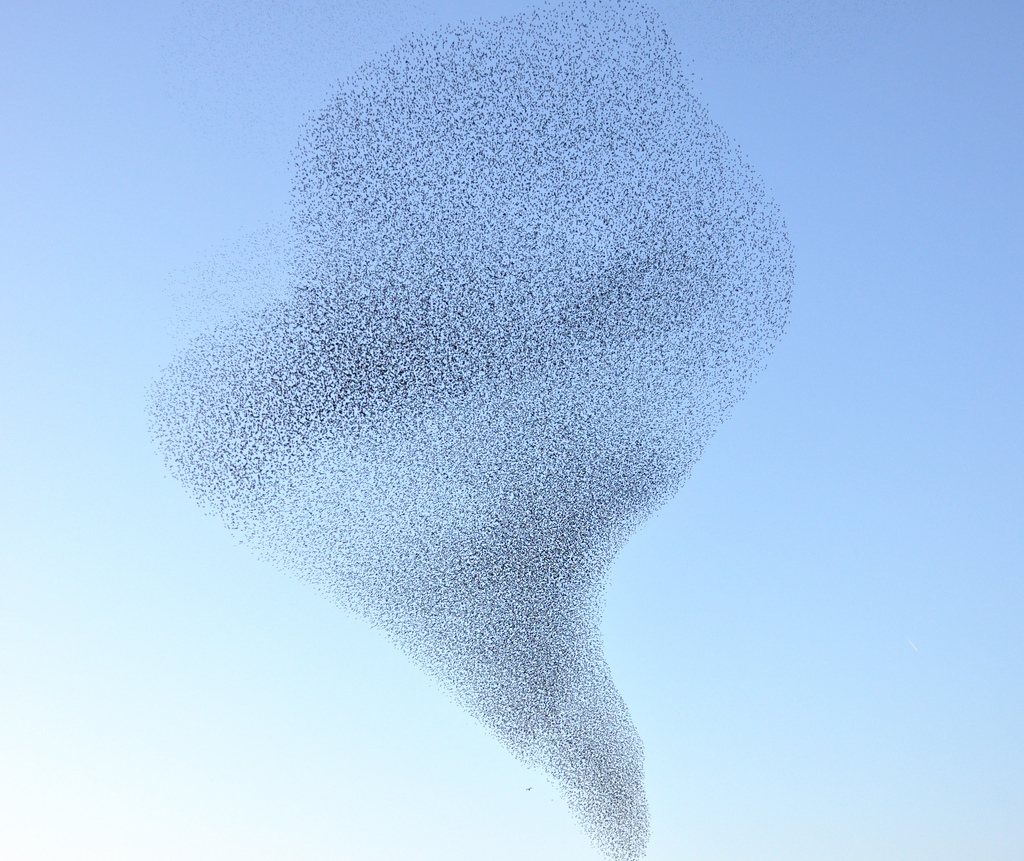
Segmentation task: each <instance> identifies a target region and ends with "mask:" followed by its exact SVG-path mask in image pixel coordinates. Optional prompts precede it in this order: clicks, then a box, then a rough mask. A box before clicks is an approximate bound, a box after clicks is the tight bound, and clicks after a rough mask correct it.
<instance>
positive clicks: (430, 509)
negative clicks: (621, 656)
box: [150, 0, 793, 861]
mask: <svg viewBox="0 0 1024 861" xmlns="http://www.w3.org/2000/svg"><path fill="white" fill-rule="evenodd" d="M289 233H290V239H289V247H290V249H291V251H290V257H289V262H288V267H287V270H286V277H287V279H288V284H287V285H286V287H287V289H286V291H284V292H283V293H282V295H281V296H279V297H278V298H276V299H274V300H273V301H270V302H268V303H265V304H264V305H263V306H262V307H260V308H258V309H255V310H252V309H250V310H249V311H247V312H246V313H245V314H240V315H236V316H234V317H232V318H231V319H227V320H221V321H218V322H217V323H216V324H215V325H211V326H210V327H209V328H208V329H207V330H206V331H204V332H202V333H200V334H198V335H197V336H196V337H194V338H193V339H192V340H191V341H190V342H189V343H188V344H187V345H186V346H185V347H184V348H183V349H182V350H181V351H180V352H179V353H178V354H177V355H176V356H175V358H174V359H173V360H172V361H171V363H170V364H169V365H168V366H167V367H166V368H164V369H163V371H162V372H161V374H160V376H159V377H158V378H157V380H156V381H155V382H154V384H153V386H152V389H151V398H150V416H151V425H152V429H153V434H154V437H155V439H156V441H157V443H158V445H159V447H160V449H161V450H162V452H163V454H164V456H165V458H166V461H167V464H168V466H169V469H170V471H171V472H172V474H173V475H174V476H175V477H177V478H178V479H179V480H180V481H181V482H182V483H183V484H184V485H185V487H186V488H187V489H188V490H189V491H190V492H191V493H192V494H193V495H194V496H195V498H196V499H197V500H198V501H199V502H200V503H201V504H203V505H204V506H206V507H207V508H208V509H210V510H212V511H215V512H217V513H219V514H220V515H221V516H223V518H224V520H225V521H226V523H227V524H228V525H229V526H230V527H231V528H233V529H236V530H238V532H239V534H240V535H241V536H242V537H243V538H244V539H245V540H247V541H248V542H249V543H250V544H251V545H252V546H253V547H254V548H255V549H256V550H257V551H258V552H259V553H260V554H262V555H263V556H264V557H266V558H268V559H271V560H273V561H274V562H275V563H277V564H279V565H280V566H281V567H283V568H285V569H287V570H288V571H290V572H293V573H294V574H295V575H296V576H298V577H300V578H302V579H304V580H307V581H309V582H311V583H313V584H315V585H316V587H317V588H319V589H320V590H321V591H322V592H324V593H325V594H326V595H328V596H329V597H330V598H332V599H333V600H335V601H337V602H338V603H339V604H341V605H342V606H343V607H345V608H347V609H348V610H350V611H352V612H354V613H356V614H359V615H361V616H363V617H365V618H366V619H367V620H369V622H370V623H371V624H373V625H375V626H377V627H378V628H379V629H381V630H382V631H383V632H385V634H386V635H387V636H388V637H389V638H390V639H391V640H392V641H393V642H394V643H395V644H396V646H397V647H398V648H400V649H401V650H402V651H404V652H405V653H406V654H407V655H408V656H409V657H410V659H411V660H413V661H414V662H415V663H416V664H418V665H419V666H421V667H422V668H423V669H424V670H425V671H427V672H428V673H429V674H430V675H431V676H433V678H434V679H436V680H437V681H438V682H439V683H440V684H441V685H442V686H443V687H444V689H445V690H446V691H448V692H449V694H450V695H451V696H452V697H453V698H454V699H455V700H456V701H457V702H458V703H459V704H460V705H461V706H463V707H464V708H465V709H466V710H467V711H468V712H469V713H471V714H472V715H473V716H475V718H477V719H478V720H479V721H480V723H481V724H482V725H483V726H484V727H486V728H487V729H488V730H489V731H490V732H492V733H493V734H494V735H495V736H496V737H497V738H498V739H500V741H501V742H502V743H503V744H504V745H505V746H506V747H507V748H508V750H509V751H511V753H512V754H514V755H515V756H516V757H518V758H519V759H520V760H521V761H523V762H525V763H527V764H529V765H532V766H539V767H542V768H543V769H544V770H545V771H546V772H547V773H548V775H549V776H550V777H551V778H552V779H553V780H554V781H555V783H556V784H557V785H558V786H559V787H560V789H561V792H562V794H563V796H564V798H565V799H566V801H567V803H568V805H569V807H570V808H571V810H572V811H573V813H574V814H575V815H576V817H577V818H578V820H579V822H580V824H581V826H582V828H583V829H584V831H585V832H586V833H587V835H588V836H589V837H590V838H591V840H592V841H593V843H594V845H595V846H596V847H597V848H598V849H599V850H601V851H602V852H604V853H605V855H606V856H607V857H609V858H611V859H614V861H626V859H637V858H641V857H643V856H644V855H645V853H646V847H647V842H648V834H649V823H648V811H647V802H646V796H645V793H644V786H643V775H644V763H643V758H644V752H643V744H642V742H641V739H640V737H639V735H638V733H637V731H636V729H635V727H634V725H633V722H632V720H631V718H630V715H629V711H628V709H627V707H626V704H625V703H624V702H623V700H622V697H621V696H620V695H619V693H618V691H617V690H616V688H615V685H614V683H613V681H612V678H611V675H610V672H609V668H608V665H607V663H606V661H605V658H604V655H603V649H602V641H601V634H600V628H599V623H600V617H601V612H602V600H603V592H604V586H605V582H606V577H607V572H608V570H609V567H610V565H611V563H612V561H613V559H614V557H615V555H616V553H617V552H618V551H619V549H620V548H621V547H622V546H623V544H624V543H625V542H626V541H627V539H628V538H629V536H630V534H631V533H632V532H634V531H635V530H636V529H637V527H638V526H639V525H640V524H642V523H643V522H644V521H645V520H646V519H647V518H648V517H650V516H651V514H652V513H653V512H654V511H656V510H657V509H658V508H659V507H660V506H662V505H663V504H664V503H665V502H666V501H667V500H669V499H670V498H671V497H672V496H673V495H674V494H675V493H676V492H677V490H678V489H679V487H680V485H681V484H682V483H683V482H684V481H685V479H686V478H687V476H688V474H689V472H690V470H691V468H692V466H693V464H694V462H695V461H696V460H697V459H698V458H699V456H700V454H701V452H702V450H703V448H704V446H705V445H706V443H707V442H708V440H709V439H710V437H711V435H712V434H713V433H714V431H715V429H716V428H717V427H718V426H719V425H720V423H721V422H722V421H723V420H724V418H725V417H726V415H727V413H728V412H729V410H730V408H731V407H732V405H733V404H735V403H736V401H737V400H738V399H739V398H740V397H741V396H742V394H743V392H744V390H745V388H746V387H747V386H748V385H749V383H750V382H751V380H752V378H753V375H754V374H755V373H756V372H757V371H758V370H759V369H760V368H761V366H762V365H763V364H764V361H765V359H766V358H767V356H768V354H769V353H770V351H771V350H772V348H773V346H774V344H775V343H776V341H777V339H778V338H779V336H780V335H781V334H782V331H783V328H784V326H785V323H786V319H787V315H788V310H789V298H790V292H791V288H792V281H793V261H792V250H791V246H790V243H789V240H788V238H787V235H786V230H785V226H784V224H783V221H782V218H781V216H780V214H779V212H778V209H777V207H776V206H775V204H774V203H773V202H772V201H771V200H770V199H768V197H767V195H766V192H765V190H764V187H763V184H762V183H761V182H760V180H759V179H758V177H757V176H756V174H755V173H754V171H753V170H752V169H751V168H750V167H749V166H748V165H747V164H746V162H745V160H744V159H743V157H742V155H741V154H740V153H739V151H738V150H737V149H736V147H735V146H734V145H733V143H732V142H731V141H730V139H729V138H728V137H727V136H726V134H725V133H724V132H723V131H722V130H721V129H720V128H719V127H718V126H717V125H715V123H713V122H712V121H711V120H710V118H709V117H708V115H707V112H706V110H705V109H704V108H703V107H702V106H701V105H700V104H699V102H698V101H697V100H696V99H695V97H694V96H693V95H692V94H691V92H690V91H689V89H688V87H687V76H686V69H685V65H684V63H683V62H682V61H681V60H680V58H679V56H678V55H677V53H676V51H675V50H674V48H673V46H672V44H671V41H670V39H669V37H668V36H667V34H666V33H665V31H664V29H663V27H662V25H661V24H660V22H659V20H658V18H657V16H656V15H655V14H654V13H652V12H651V11H650V10H648V9H646V8H645V7H642V6H638V5H634V4H632V3H630V2H616V0H611V2H567V3H563V4H558V5H549V6H544V7H541V8H539V9H537V10H536V11H531V12H528V13H525V14H522V15H518V16H516V17H509V18H503V19H501V20H498V21H493V22H482V21H480V22H473V23H467V24H462V25H459V26H452V27H448V28H446V29H443V30H441V31H439V32H436V33H432V34H429V35H424V36H417V37H411V38H409V39H408V40H406V41H404V42H402V43H400V44H399V45H397V46H396V47H395V48H393V49H392V50H391V51H390V52H388V53H385V54H383V55H381V56H379V57H378V58H376V59H375V60H373V61H372V62H370V63H368V64H367V65H365V66H364V67H362V68H361V69H360V70H359V71H358V72H356V73H355V74H353V75H352V76H351V77H350V78H349V79H348V80H346V81H344V82H342V83H341V84H340V85H339V87H338V89H337V92H336V93H335V95H334V96H333V98H332V100H331V101H330V103H329V104H327V106H326V107H324V108H323V109H322V110H320V111H319V112H318V113H316V114H314V115H312V116H311V118H310V120H309V121H308V123H307V125H306V127H305V128H304V129H303V132H302V136H301V139H300V141H299V144H298V146H297V148H296V150H295V152H294V180H293V192H292V199H291V223H290V227H289ZM232 289H239V290H243V289H244V285H240V284H235V285H233V287H232Z"/></svg>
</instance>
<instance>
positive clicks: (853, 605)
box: [0, 0, 1024, 861]
mask: <svg viewBox="0 0 1024 861" xmlns="http://www.w3.org/2000/svg"><path fill="white" fill-rule="evenodd" d="M655 5H657V4H655ZM528 6H529V4H527V3H509V4H500V3H494V4H485V3H468V2H467V3H448V4H433V5H431V4H428V3H417V4H411V3H401V2H395V3H379V4H363V5H361V6H358V7H355V6H353V8H348V7H346V6H339V7H335V8H332V7H330V6H328V5H327V4H320V3H318V2H315V0H301V2H298V0H297V2H292V3H269V2H263V3H250V4H233V3H230V2H226V0H225V2H213V0H210V2H204V3H192V4H184V5H181V6H179V5H176V4H174V3H168V4H163V5H159V4H143V5H138V4H127V3H120V4H119V3H96V4H91V5H89V6H82V5H79V4H68V3H45V2H44V3H39V4H26V3H21V4H16V5H10V6H8V7H5V11H3V12H2V13H0V81H2V82H3V85H2V86H0V155H2V157H3V161H2V164H3V167H2V169H0V199H2V201H3V207H2V208H0V246H2V250H0V355H2V359H0V404H2V409H0V442H2V446H0V489H2V492H0V505H2V509H0V691H2V693H0V856H3V857H5V858H8V857H9V858H13V859H18V861H21V859H58V858H68V857H74V858H80V859H90V858H97V859H98V858H103V859H134V858H147V859H162V858H167V859H172V858H173V859H180V858H195V859H232V858H238V859H242V858H245V859H285V858H288V859H291V858H304V859H328V858H331V859H335V858H353V859H372V861H378V859H435V858H436V859H442V858H443V859H478V858H489V859H520V858H525V857H530V858H558V859H581V861H583V859H595V858H597V857H598V856H597V855H596V854H595V853H594V852H593V850H591V849H590V847H589V846H588V845H587V844H586V841H585V840H584V839H583V837H582V836H581V835H580V833H579V831H578V829H577V828H576V826H575V823H574V822H573V821H572V820H571V818H570V816H569V815H568V813H567V811H566V809H565V807H564V805H563V804H562V802H561V801H559V799H558V797H557V794H556V793H555V792H554V791H553V790H551V789H550V787H549V786H548V785H547V784H546V783H545V781H544V778H543V776H542V775H539V774H537V773H535V772H531V771H529V770H527V769H525V768H523V767H522V766H520V765H518V764H517V763H516V762H514V761H513V760H512V759H511V758H510V757H509V756H508V755H507V753H506V752H505V751H504V750H503V749H502V748H501V747H500V746H499V745H497V744H496V743H495V742H494V741H493V740H492V739H490V738H489V737H488V736H487V735H486V734H484V733H483V731H482V730H480V729H479V728H478V727H476V726H475V725H474V724H473V722H472V721H471V720H470V719H469V718H467V717H466V716H465V715H463V714H462V713H461V712H459V710H458V709H456V708H455V707H454V706H453V705H452V704H451V703H449V702H448V701H447V700H446V699H445V697H444V696H443V695H442V694H441V693H440V692H439V691H438V690H437V689H436V688H435V687H434V686H433V685H432V684H431V683H430V682H429V681H428V680H426V679H425V678H424V677H422V676H421V675H420V674H419V673H418V672H416V671H415V670H414V669H413V668H412V667H410V666H409V665H408V663H407V662H406V661H405V659H404V658H402V657H401V656H400V655H399V654H398V653H397V652H395V651H394V650H393V649H392V648H391V647H390V646H389V645H388V644H387V643H386V642H385V641H384V640H383V639H382V638H381V637H380V636H379V635H378V634H376V633H374V632H373V631H370V630H369V629H367V628H366V627H365V626H364V625H363V623H361V622H359V621H357V620H354V619H352V618H350V617H347V616H345V615H344V614H342V613H341V612H340V611H338V610H336V609H335V608H334V607H332V606H331V605H329V604H327V603H326V602H324V601H323V600H322V599H321V598H320V597H319V596H317V595H316V594H314V593H313V592H312V590H311V589H309V588H307V587H305V586H303V585H301V584H299V583H297V582H296V581H294V580H292V579H290V578H289V577H287V576H286V575H284V574H282V573H281V572H279V571H276V570H274V569H272V568H270V567H269V566H266V565H264V564H263V563H260V562H258V561H257V560H255V559H253V557H252V555H251V554H250V553H249V551H248V550H247V549H246V548H245V547H240V546H239V545H238V543H237V540H236V539H235V538H233V537H232V535H231V534H230V533H228V532H227V531H226V530H225V529H224V528H223V527H222V526H221V525H220V523H219V522H217V521H216V520H215V519H214V518H211V517H208V516H206V515H204V514H203V513H202V512H201V511H199V510H198V509H197V508H196V507H195V505H194V504H193V503H192V502H191V500H190V499H189V498H188V497H187V496H186V494H185V493H184V491H183V490H182V489H181V488H180V487H178V486H177V485H176V484H175V483H174V482H173V481H172V480H171V479H170V478H168V477H167V476H166V475H165V473H164V470H163V467H162V464H161V463H160V460H159V458H158V457H157V455H156V454H155V451H154V446H153V445H152V443H151V442H150V440H149V437H148V433H147V429H146V416H145V409H144V392H145V387H146V385H147V384H148V382H149V381H150V380H151V379H152V378H153V376H154V375H155V374H156V373H157V371H158V370H159V368H160V367H161V365H162V364H163V363H164V362H166V361H167V360H168V358H169V357H170V355H171V352H172V350H173V346H174V342H173V339H172V338H171V337H170V335H169V333H168V328H167V322H168V319H169V317H170V315H171V313H172V311H173V304H172V302H171V300H170V299H169V297H168V293H169V291H170V292H171V293H173V290H174V287H173V285H174V284H180V283H181V282H182V279H183V278H187V275H181V274H180V273H183V272H184V273H187V272H188V271H191V270H190V267H192V268H193V269H194V267H197V266H199V267H202V266H206V265H207V264H208V261H211V260H216V259H218V258H219V257H223V256H224V255H225V254H226V253H230V249H231V248H233V247H237V245H238V244H239V243H245V242H251V241H252V240H251V239H249V238H248V237H252V236H253V235H255V234H258V233H259V232H260V231H262V230H264V229H265V227H266V225H268V224H273V223H275V222H276V221H279V220H280V219H281V218H282V217H283V215H284V214H285V211H286V210H285V204H286V201H287V193H288V183H289V152H290V149H291V147H292V146H293V145H294V143H295V141H296V140H297V139H298V134H299V126H300V124H301V122H302V118H303V116H304V115H305V113H306V112H308V111H310V110H313V109H315V108H316V107H317V106H318V105H319V104H320V103H322V102H323V101H324V99H325V98H326V97H327V94H328V93H329V92H330V88H331V85H332V82H333V81H335V80H337V79H338V78H339V77H341V76H342V75H344V74H345V72H346V71H348V70H351V69H353V68H355V67H356V66H358V64H359V63H360V62H362V61H363V60H365V59H367V58H369V57H370V56H372V55H373V52H374V51H376V50H379V49H381V48H383V47H386V46H388V45H389V44H392V43H393V41H394V40H395V39H396V38H399V37H400V36H401V35H403V34H404V33H406V32H408V31H412V30H416V29H422V28H426V27H435V26H439V25H441V24H443V23H445V22H447V21H454V20H458V19H460V18H463V17H472V16H478V15H488V16H492V15H497V14H499V13H502V12H506V11H518V10H519V9H523V8H528ZM663 7H664V8H663V14H664V18H665V22H666V27H667V29H668V30H669V32H670V34H671V35H672V37H673V38H674V39H675V41H676V44H677V45H678V46H679V49H680V51H681V53H682V54H683V55H684V56H686V57H687V58H688V59H692V66H691V68H692V71H693V74H694V89H695V91H696V92H698V93H699V94H700V96H701V98H702V100H703V101H704V102H705V103H706V104H707V106H708V108H709V110H710V112H711V115H712V117H713V118H714V119H715V120H716V121H718V122H719V123H720V124H721V125H722V126H723V127H724V128H725V129H726V130H727V131H728V132H729V134H730V135H732V136H733V137H734V139H735V140H737V141H738V142H739V144H740V146H741V147H742V149H743V151H744V153H745V154H746V155H747V156H748V158H749V159H750V161H751V163H752V164H753V165H754V166H755V167H756V168H757V170H758V171H759V172H760V173H761V174H762V176H763V177H764V179H765V182H766V184H767V186H768V187H769V189H770V190H771V193H772V194H773V196H774V197H775V199H776V200H777V201H778V203H779V205H780V207H781V209H782V212H783V214H784V216H785V218H786V222H787V225H788V227H789V231H790V236H791V239H792V241H793V244H794V249H795V254H796V264H797V281H796V290H795V294H794V301H793V313H792V318H791V321H790V325H789V329H788V332H787V334H786V336H785V338H784V339H783V340H782V342H781V343H780V345H779V347H778V349H777V351H776V353H775V355H774V356H773V357H772V359H771V361H770V363H769V365H768V367H767V369H766V370H765V372H764V373H763V374H762V375H761V376H760V378H759V379H758V381H757V383H756V385H755V386H754V387H753V389H752V390H751V392H750V394H749V395H748V396H747V398H746V400H744V401H743V402H742V403H741V404H740V405H739V406H738V407H737V408H736V410H735V411H734V414H733V416H732V417H731V419H730V420H729V421H728V422H727V423H726V424H725V425H724V426H723V428H722V429H721V430H720V431H719V433H718V434H717V436H716V437H715V439H714V440H713V441H712V443H711V444H710V445H709V447H708V449H707V451H706V453H705V455H704V457H703V459H702V460H701V461H700V463H699V464H698V465H697V467H696V469H695V470H694V473H693V476H692V478H691V480H690V481H689V483H688V484H687V485H686V486H685V487H684V488H683V490H682V491H681V492H680V494H679V495H678V497H677V498H676V499H675V500H674V501H673V502H672V503H671V504H670V505H669V506H667V507H666V508H665V509H664V511H663V512H662V513H661V514H660V515H659V516H658V517H657V518H655V519H654V520H653V521H652V522H651V523H650V524H649V525H648V526H647V527H646V528H644V529H643V530H642V531H641V532H639V533H638V534H637V535H636V537H635V538H634V540H633V541H632V542H631V544H630V545H629V546H628V547H627V548H626V550H625V551H624V552H623V553H622V554H621V556H620V558H619V559H618V561H617V563H616V565H615V568H614V571H613V573H612V580H611V584H610V588H609V592H608V606H607V611H606V618H605V627H604V630H605V636H606V646H607V651H608V657H609V661H610V663H611V665H612V669H613V672H614V674H615V677H616V681H617V683H618V685H619V688H620V690H621V691H622V693H623V695H624V697H625V699H626V701H627V702H628V703H629V706H630V708H631V710H632V714H633V717H634V719H635V722H636V724H637V726H638V728H639V730H640V733H641V735H642V737H643V738H644V741H645V745H646V750H647V774H648V793H649V800H650V805H651V816H652V840H651V847H650V854H649V857H650V858H652V859H678V858H693V859H716V861H718V859H721V861H725V859H729V861H732V859H736V861H740V859H754V858H756V859H765V858H778V859H822V858H825V859H831V858H837V859H838V858H842V859H975V858H987V859H1019V858H1020V857H1021V856H1022V854H1024V817H1022V814H1021V811H1022V810H1024V753H1022V752H1024V720H1022V715H1024V624H1022V623H1024V455H1022V453H1021V437H1022V433H1021V430H1022V426H1024V394H1022V392H1024V337H1022V336H1021V333H1022V331H1024V240H1022V239H1021V237H1024V216H1022V212H1024V208H1022V206H1021V203H1020V202H1021V200H1022V199H1024V168H1022V166H1021V165H1022V162H1021V153H1022V152H1024V119H1022V110H1021V105H1022V104H1024V7H1021V6H1020V5H1019V4H1015V3H981V4H977V3H975V4H968V3H895V2H893V3H883V2H869V3H864V4H843V3H838V2H837V3H829V2H820V3H788V4H787V3H782V4H769V3H752V2H739V0H734V2H724V3H718V4H714V5H712V4H702V3H694V4H689V5H685V6H681V7H679V8H676V6H675V4H668V3H665V4H663ZM528 786H532V787H533V789H532V790H531V791H530V792H526V787H528Z"/></svg>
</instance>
